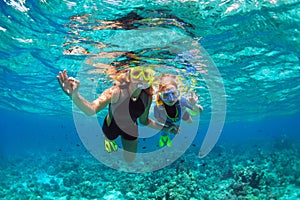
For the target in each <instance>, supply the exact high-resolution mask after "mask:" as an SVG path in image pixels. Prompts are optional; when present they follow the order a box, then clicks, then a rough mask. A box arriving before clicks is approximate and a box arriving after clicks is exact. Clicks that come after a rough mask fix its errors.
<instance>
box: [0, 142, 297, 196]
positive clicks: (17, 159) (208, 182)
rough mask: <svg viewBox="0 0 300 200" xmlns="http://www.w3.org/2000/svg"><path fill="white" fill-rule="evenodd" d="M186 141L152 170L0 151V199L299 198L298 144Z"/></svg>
mask: <svg viewBox="0 0 300 200" xmlns="http://www.w3.org/2000/svg"><path fill="white" fill-rule="evenodd" d="M198 150H199V147H198V148H196V147H191V149H189V150H188V152H186V153H185V154H184V155H183V156H182V157H180V159H178V160H177V161H176V162H175V163H173V164H172V165H170V166H168V167H166V168H164V169H161V170H158V171H155V172H151V173H140V174H135V173H126V172H121V171H117V170H114V169H111V168H108V167H106V166H104V165H103V164H101V163H100V162H99V161H97V160H96V159H94V158H93V157H92V156H91V155H90V154H88V153H82V150H80V151H79V152H77V153H76V151H73V152H72V151H70V152H62V151H57V152H52V153H51V152H49V153H47V154H45V153H38V154H37V153H32V152H27V153H24V154H23V155H22V156H21V155H14V156H9V157H8V156H1V164H0V167H1V170H0V177H1V178H0V188H1V190H0V199H18V200H22V199H26V200H27V199H43V200H47V199H74V200H75V199H105V200H117V199H153V200H154V199H165V200H168V199H174V200H175V199H176V200H183V199H193V200H196V199H201V200H202V199H203V200H206V199H207V200H211V199H217V200H218V199H220V200H231V199H232V200H233V199H238V200H243V199H249V200H256V199H257V200H258V199H259V200H260V199H268V200H278V199H282V200H289V199H290V200H294V199H300V145H299V143H295V142H294V141H287V140H285V139H278V140H274V141H272V142H270V143H269V144H268V145H266V144H265V143H261V144H259V143H257V142H256V143H252V144H243V145H238V144H235V146H234V145H233V144H222V145H218V146H216V147H215V148H214V150H213V151H212V152H211V153H210V154H209V155H208V156H207V157H205V158H204V159H200V158H199V157H198V156H197V153H198V152H197V151H198Z"/></svg>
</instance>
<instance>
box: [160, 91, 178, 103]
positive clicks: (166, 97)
mask: <svg viewBox="0 0 300 200" xmlns="http://www.w3.org/2000/svg"><path fill="white" fill-rule="evenodd" d="M160 96H161V98H162V100H163V101H173V100H174V99H176V98H178V97H179V91H178V90H169V91H164V92H162V93H161V95H160Z"/></svg>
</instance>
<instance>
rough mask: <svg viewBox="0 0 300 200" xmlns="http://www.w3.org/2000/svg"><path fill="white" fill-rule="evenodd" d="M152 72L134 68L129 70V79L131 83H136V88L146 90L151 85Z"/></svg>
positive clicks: (146, 69) (147, 69) (148, 69)
mask: <svg viewBox="0 0 300 200" xmlns="http://www.w3.org/2000/svg"><path fill="white" fill-rule="evenodd" d="M153 76H154V70H152V69H150V68H142V67H135V68H131V69H130V78H131V80H132V81H133V82H138V83H137V87H138V88H140V89H146V88H148V87H150V86H151V85H152V83H153Z"/></svg>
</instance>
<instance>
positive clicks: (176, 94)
mask: <svg viewBox="0 0 300 200" xmlns="http://www.w3.org/2000/svg"><path fill="white" fill-rule="evenodd" d="M172 95H173V96H174V97H175V98H177V97H178V96H179V91H178V90H173V91H172Z"/></svg>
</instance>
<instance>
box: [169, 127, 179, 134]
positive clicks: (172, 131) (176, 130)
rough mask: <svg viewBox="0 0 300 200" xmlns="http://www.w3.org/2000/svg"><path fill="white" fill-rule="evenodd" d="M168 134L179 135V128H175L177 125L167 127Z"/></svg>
mask: <svg viewBox="0 0 300 200" xmlns="http://www.w3.org/2000/svg"><path fill="white" fill-rule="evenodd" d="M168 132H169V133H171V134H179V133H180V127H179V126H177V125H172V126H170V127H169V130H168Z"/></svg>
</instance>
